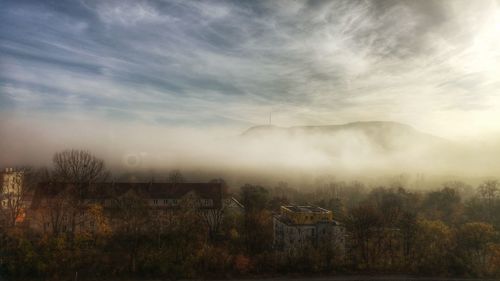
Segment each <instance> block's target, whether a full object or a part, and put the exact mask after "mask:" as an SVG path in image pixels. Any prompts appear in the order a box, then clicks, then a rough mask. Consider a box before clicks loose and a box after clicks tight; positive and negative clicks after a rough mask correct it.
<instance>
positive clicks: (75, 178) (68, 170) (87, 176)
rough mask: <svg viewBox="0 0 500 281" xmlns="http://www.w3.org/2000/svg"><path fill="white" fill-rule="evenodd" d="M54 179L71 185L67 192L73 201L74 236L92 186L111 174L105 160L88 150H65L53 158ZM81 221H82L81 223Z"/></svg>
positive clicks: (72, 230) (69, 215)
mask: <svg viewBox="0 0 500 281" xmlns="http://www.w3.org/2000/svg"><path fill="white" fill-rule="evenodd" d="M53 164H54V171H53V175H52V176H53V179H54V180H55V181H58V182H64V183H71V184H68V185H66V187H65V188H66V189H69V190H65V192H67V194H68V197H69V199H70V201H71V204H72V208H70V212H69V214H68V217H69V223H70V229H69V230H70V231H71V233H73V234H74V231H75V229H76V226H77V225H78V224H81V223H82V222H81V220H82V219H83V218H84V216H81V213H82V211H84V210H85V208H86V206H85V200H86V199H87V196H88V194H89V191H90V187H91V186H92V184H95V183H97V182H101V181H105V180H106V179H107V178H108V176H109V172H108V170H107V169H106V166H105V164H104V160H102V159H100V158H97V157H96V156H94V155H92V154H91V153H90V152H89V151H86V150H76V149H71V150H65V151H62V152H57V153H56V154H55V155H54V158H53ZM79 220H80V221H79Z"/></svg>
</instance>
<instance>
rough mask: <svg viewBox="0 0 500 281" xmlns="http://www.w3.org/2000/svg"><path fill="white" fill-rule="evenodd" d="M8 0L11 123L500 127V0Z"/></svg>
mask: <svg viewBox="0 0 500 281" xmlns="http://www.w3.org/2000/svg"><path fill="white" fill-rule="evenodd" d="M0 2H1V6H2V9H1V10H0V26H1V29H0V116H1V118H2V119H3V123H5V122H9V124H11V125H10V126H11V127H10V128H12V124H15V122H18V121H19V122H21V121H22V122H24V124H30V123H31V122H32V123H31V124H35V123H36V122H41V121H40V120H47V122H49V123H50V122H52V123H53V122H58V121H57V120H64V121H65V122H67V123H68V124H71V122H85V121H89V122H98V123H107V124H117V126H119V124H123V123H127V124H132V123H133V124H136V125H137V126H148V127H159V128H162V127H172V126H183V127H187V128H205V127H213V126H217V127H227V128H234V131H235V132H236V131H241V130H244V129H246V128H247V127H248V126H251V125H256V124H262V123H266V122H268V116H269V113H270V112H272V116H273V123H274V124H277V125H282V126H292V125H312V124H317V125H321V124H337V123H346V122H351V121H359V120H361V121H363V120H391V121H397V122H402V123H406V124H410V125H412V126H414V127H416V128H417V129H420V130H422V131H426V132H429V133H433V134H437V135H440V136H445V137H459V136H471V135H477V134H490V133H497V132H498V128H499V125H498V124H500V123H499V121H500V92H499V91H500V2H499V1H465V0H464V1H309V2H307V1H261V2H259V1H241V2H240V1H229V2H225V1H136V0H134V1H126V0H120V1H97V0H96V1H92V0H74V1H48V0H47V1H40V0H36V1H22V0H14V1H6V0H2V1H0ZM82 120H83V121H82ZM69 126H70V127H69V128H68V129H72V128H71V125H69ZM3 128H4V130H7V129H5V128H6V127H5V125H4V127H3Z"/></svg>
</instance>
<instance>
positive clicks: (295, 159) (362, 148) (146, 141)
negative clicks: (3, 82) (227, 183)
mask: <svg viewBox="0 0 500 281" xmlns="http://www.w3.org/2000/svg"><path fill="white" fill-rule="evenodd" d="M0 127H1V131H2V132H5V134H4V135H3V136H2V138H1V140H0V143H1V145H0V154H1V156H2V157H1V158H0V165H1V166H18V165H26V164H32V165H50V164H51V159H52V155H53V154H54V153H55V152H57V151H61V150H64V149H68V148H76V149H87V150H90V151H91V152H92V153H94V154H96V155H97V156H99V157H101V158H103V159H105V161H106V163H107V165H108V166H109V167H110V168H112V169H113V170H115V171H117V172H118V173H120V174H122V173H127V174H135V173H143V174H144V173H145V174H148V175H149V174H150V173H155V174H158V175H161V174H162V171H168V170H170V169H180V170H182V171H183V172H184V173H186V174H190V175H192V176H193V177H192V178H193V179H200V180H205V179H210V178H214V177H224V178H226V179H228V180H233V181H234V182H245V181H247V180H248V181H252V182H253V181H257V180H265V179H270V180H283V179H285V180H288V181H294V180H295V179H297V180H301V179H304V178H308V179H312V178H314V177H316V176H320V175H325V174H328V175H335V176H336V177H338V178H341V177H350V178H360V177H374V176H385V175H397V174H401V173H406V174H417V173H424V174H427V175H458V176H481V177H482V176H495V175H497V174H499V171H500V165H499V164H498V163H497V161H496V159H495V158H494V157H491V155H497V154H498V153H499V152H500V149H499V146H498V142H495V141H494V140H493V139H490V140H489V141H482V142H480V141H475V142H469V143H465V142H463V141H460V140H456V139H454V140H447V139H443V138H440V137H438V136H433V135H430V134H427V133H425V132H422V131H419V130H416V129H414V128H413V127H411V126H409V125H406V124H401V123H397V122H382V121H370V122H353V123H347V124H341V125H327V126H293V127H279V126H254V127H250V128H248V129H241V128H228V127H218V128H214V127H204V128H185V127H164V126H156V125H151V126H145V125H137V124H134V123H124V122H122V123H104V122H93V121H91V120H83V121H81V120H80V121H79V122H78V123H77V122H75V121H74V120H62V119H61V120H54V119H47V120H45V119H43V118H40V119H39V120H37V121H32V120H26V121H22V120H10V121H9V120H4V121H3V122H0ZM68 128H78V130H74V129H73V130H68ZM47 132H50V133H47ZM152 136H154V137H152ZM163 174H164V173H163Z"/></svg>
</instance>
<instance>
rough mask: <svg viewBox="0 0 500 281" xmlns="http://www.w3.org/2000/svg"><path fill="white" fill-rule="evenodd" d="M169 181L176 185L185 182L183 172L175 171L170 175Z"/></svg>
mask: <svg viewBox="0 0 500 281" xmlns="http://www.w3.org/2000/svg"><path fill="white" fill-rule="evenodd" d="M168 181H169V182H171V183H174V184H176V183H183V182H185V179H184V176H183V175H182V173H181V171H179V170H173V171H171V172H170V173H168Z"/></svg>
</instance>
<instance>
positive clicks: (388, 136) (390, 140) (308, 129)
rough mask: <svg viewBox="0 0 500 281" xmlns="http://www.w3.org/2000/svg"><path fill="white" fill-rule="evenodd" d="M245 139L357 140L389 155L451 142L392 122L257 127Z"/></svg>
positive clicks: (249, 130) (246, 134)
mask: <svg viewBox="0 0 500 281" xmlns="http://www.w3.org/2000/svg"><path fill="white" fill-rule="evenodd" d="M242 136H244V137H253V138H267V137H283V138H305V139H307V138H318V137H319V138H332V140H334V139H335V138H337V139H342V138H344V137H347V136H349V137H355V139H356V140H360V139H362V140H364V141H366V143H365V144H366V145H370V146H372V147H373V148H374V149H378V150H381V151H385V152H389V151H391V150H397V149H409V148H411V147H412V146H416V145H417V146H424V145H425V146H432V145H444V144H446V143H449V141H447V140H445V139H443V138H439V137H436V136H433V135H430V134H426V133H423V132H419V131H417V130H415V129H414V128H413V127H411V126H409V125H406V124H402V123H398V122H389V121H365V122H352V123H346V124H341V125H323V126H293V127H288V128H285V127H279V126H273V125H262V126H254V127H251V128H249V129H248V130H246V131H244V132H243V133H242Z"/></svg>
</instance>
